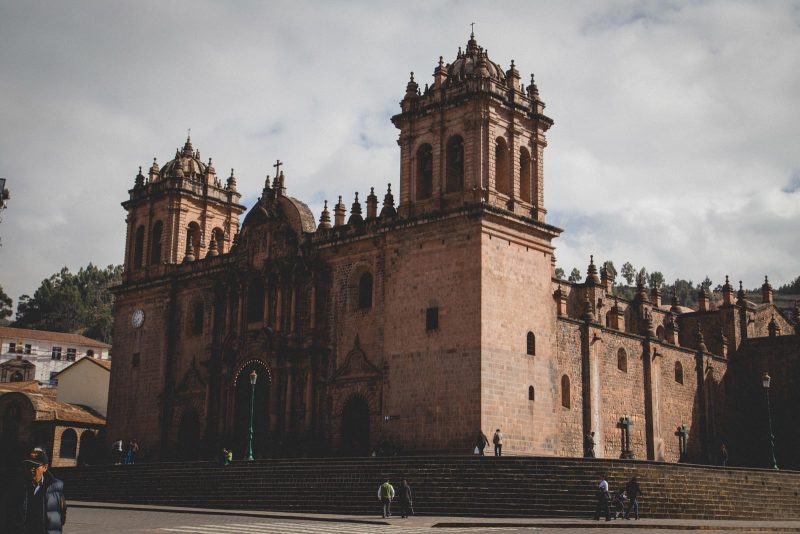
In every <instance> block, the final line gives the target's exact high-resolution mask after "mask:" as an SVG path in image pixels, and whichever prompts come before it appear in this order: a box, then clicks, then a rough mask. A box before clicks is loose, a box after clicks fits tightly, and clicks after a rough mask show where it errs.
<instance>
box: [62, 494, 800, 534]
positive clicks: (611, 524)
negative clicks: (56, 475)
mask: <svg viewBox="0 0 800 534" xmlns="http://www.w3.org/2000/svg"><path fill="white" fill-rule="evenodd" d="M67 505H68V507H72V508H90V509H99V510H128V511H139V512H165V513H182V514H196V515H222V516H237V517H251V518H261V519H282V520H293V521H315V522H320V523H346V524H354V525H386V526H389V525H397V524H398V523H397V522H395V521H387V520H385V519H378V518H376V519H367V518H366V517H364V518H358V517H354V516H348V517H343V516H340V515H325V514H304V513H293V512H270V511H259V510H236V509H220V508H192V507H181V506H163V505H148V504H126V503H103V502H87V501H67ZM416 517H417V518H420V519H422V518H423V517H425V516H416ZM707 521H710V523H708V524H691V523H688V524H685V523H684V524H680V523H674V522H673V523H664V522H659V520H657V519H646V520H645V521H644V522H642V521H622V522H620V521H617V520H614V521H593V520H591V519H585V520H581V519H574V518H572V519H564V518H551V519H550V520H548V519H547V518H544V519H531V520H524V519H523V520H513V519H511V520H509V521H505V522H503V521H497V520H496V518H485V519H482V518H476V520H474V521H464V520H460V521H458V520H455V521H453V520H450V521H448V520H437V518H435V517H431V524H429V525H425V526H427V527H428V528H437V529H442V530H444V531H447V529H454V528H461V529H464V528H475V529H480V528H503V527H506V528H559V529H560V528H572V529H588V528H594V529H618V530H626V529H633V528H635V529H645V530H682V531H728V532H800V522H798V524H797V525H796V526H788V525H787V526H782V525H775V526H770V525H763V524H762V525H758V524H750V525H747V524H731V523H726V522H724V520H723V521H720V520H707ZM731 521H734V522H738V521H737V520H731Z"/></svg>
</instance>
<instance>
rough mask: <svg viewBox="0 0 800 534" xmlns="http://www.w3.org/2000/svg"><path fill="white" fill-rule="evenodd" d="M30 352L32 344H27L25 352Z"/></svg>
mask: <svg viewBox="0 0 800 534" xmlns="http://www.w3.org/2000/svg"><path fill="white" fill-rule="evenodd" d="M30 353H31V346H30V345H27V344H26V345H25V354H30Z"/></svg>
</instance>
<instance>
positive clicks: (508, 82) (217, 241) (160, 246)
mask: <svg viewBox="0 0 800 534" xmlns="http://www.w3.org/2000/svg"><path fill="white" fill-rule="evenodd" d="M400 105H401V112H400V113H399V114H398V115H396V116H395V117H393V118H392V121H393V122H394V124H395V125H396V126H397V128H398V129H399V130H400V134H399V139H398V144H399V145H400V190H399V193H398V195H399V205H398V206H397V207H395V199H394V195H393V193H392V192H391V190H388V191H387V193H386V194H385V195H384V197H383V199H382V202H379V199H378V197H377V196H376V195H375V193H374V190H371V192H370V194H369V195H367V196H366V198H365V199H364V198H363V197H362V199H361V200H360V199H359V198H358V194H357V193H356V195H355V199H354V201H353V202H352V204H351V207H350V211H349V214H348V210H347V208H346V207H345V205H344V202H343V200H342V198H341V197H340V198H339V201H338V203H337V204H336V205H335V206H333V209H332V210H329V208H328V205H327V203H326V205H325V209H324V210H323V213H322V215H321V217H320V220H319V223H318V224H317V223H316V222H315V220H314V217H313V215H312V214H311V212H310V211H309V209H308V208H307V207H306V205H305V204H303V203H302V202H301V201H299V200H297V199H295V198H292V197H290V196H288V195H287V193H286V190H287V188H286V183H285V181H286V179H285V177H284V173H283V172H282V171H280V165H281V164H280V162H278V163H276V165H275V167H276V173H275V177H274V179H272V180H270V179H269V177H268V178H267V181H266V183H265V184H264V188H263V191H262V194H261V197H260V198H259V199H258V201H257V202H256V204H255V206H253V208H251V209H250V210H249V212H248V213H247V215H246V217H245V218H244V220H243V221H242V224H241V228H239V216H240V215H242V214H243V213H244V208H243V206H241V205H240V204H239V195H238V193H237V192H236V181H235V178H234V177H233V174H231V178H229V179H228V181H227V184H226V186H225V187H222V184H221V183H220V182H219V181H218V180H217V179H216V175H215V174H214V171H213V167H212V166H211V163H210V161H209V163H208V164H204V163H202V162H201V161H200V158H199V151H197V150H195V149H194V147H193V145H192V143H191V140H189V139H187V141H186V144H185V146H184V148H183V149H182V150H180V149H179V150H178V151H177V153H176V157H175V159H174V160H173V161H170V162H169V163H167V164H166V165H165V166H164V168H163V169H162V168H159V167H158V166H157V165H156V164H155V163H154V165H153V167H152V168H151V170H150V172H149V174H148V176H147V177H145V176H144V175H143V174H142V173H141V170H140V172H139V174H138V175H137V177H136V179H135V185H134V188H133V189H132V190H131V191H130V198H129V200H127V201H126V202H125V203H123V206H124V207H125V208H126V210H127V212H128V219H127V221H128V238H127V241H126V243H127V244H126V256H125V257H126V262H125V274H124V282H123V284H122V285H121V286H120V287H118V288H117V290H116V292H117V299H116V304H115V306H116V311H115V337H114V339H115V346H114V351H115V352H114V354H115V361H116V363H115V365H114V367H113V369H112V372H111V396H110V399H109V435H110V437H111V439H125V440H128V439H137V440H139V442H140V443H141V444H142V446H143V447H144V448H145V449H149V450H150V451H151V452H152V453H153V454H155V455H159V454H160V455H161V456H163V457H167V456H169V455H170V451H177V450H179V451H181V453H182V456H183V457H185V456H186V454H187V451H191V452H189V454H198V455H199V454H203V453H204V452H205V453H208V452H210V451H214V450H215V449H216V448H218V447H219V446H220V445H223V444H224V445H230V446H233V447H234V449H235V451H236V455H237V456H241V455H242V454H243V453H244V452H245V449H246V444H247V442H246V435H247V428H248V426H249V417H250V416H249V414H250V405H251V402H252V403H253V405H254V410H253V414H254V415H253V428H254V435H255V437H254V452H255V455H256V456H269V455H286V454H314V453H320V454H330V453H345V454H366V453H368V452H370V451H371V450H374V449H375V448H383V447H385V446H386V445H387V444H388V443H391V446H392V447H395V448H399V449H401V450H404V451H408V452H417V453H419V452H444V453H462V454H463V453H468V452H470V451H471V450H472V447H473V445H474V441H475V436H476V435H477V432H478V429H483V431H484V432H486V433H487V434H490V435H491V432H492V431H493V430H494V429H495V428H501V429H502V430H503V433H504V437H505V440H504V443H505V445H504V452H505V453H507V454H531V455H558V456H580V455H582V454H583V439H584V436H585V435H586V434H587V433H588V432H590V431H594V432H595V440H596V443H597V445H596V454H597V455H598V456H601V457H606V458H615V457H619V456H620V453H621V443H622V441H621V429H620V428H619V425H620V421H621V420H624V421H627V422H630V425H629V433H630V437H629V441H630V450H629V451H626V454H628V455H629V456H630V455H632V456H634V457H636V458H642V459H651V460H659V461H678V460H679V459H681V460H693V461H701V460H702V461H708V460H710V459H712V458H713V455H714V452H715V451H716V450H717V449H718V447H719V444H720V443H721V442H722V441H727V442H728V443H733V442H734V438H735V436H734V435H733V434H732V433H731V429H733V428H735V427H736V426H735V425H736V423H738V422H737V421H735V417H733V416H732V413H731V409H732V408H731V406H733V405H734V404H735V402H736V399H735V395H734V394H733V393H735V392H734V391H733V390H732V389H730V387H729V386H726V384H728V383H730V382H731V381H732V380H733V378H729V369H728V367H729V363H730V362H733V361H735V359H736V358H737V357H739V354H740V347H744V346H747V347H749V348H748V350H750V351H751V352H753V356H752V357H751V361H757V360H758V358H760V355H761V354H762V353H764V352H763V351H766V350H768V349H767V348H760V347H761V345H760V344H758V343H756V344H753V342H755V341H758V342H759V343H763V345H764V347H770V346H772V345H771V344H772V343H773V342H776V341H777V340H776V338H777V337H778V336H781V340H780V341H781V342H784V341H783V338H786V339H789V340H796V339H797V336H795V335H788V334H793V332H794V329H795V328H796V325H792V324H790V323H789V322H787V321H786V320H785V318H784V317H782V316H781V314H780V313H779V311H778V310H777V309H776V308H775V306H774V304H773V303H772V302H771V299H770V298H767V297H765V300H764V302H763V303H761V304H754V303H751V302H748V301H746V300H745V299H744V293H743V292H740V293H739V294H738V298H734V293H733V289H732V288H731V287H730V284H727V283H726V288H725V299H724V302H722V303H719V304H714V303H711V302H710V301H709V300H708V299H704V300H703V302H704V304H703V306H702V307H701V309H700V310H690V309H688V308H682V307H680V306H677V303H674V302H673V303H672V304H663V303H662V302H661V296H660V294H659V293H658V291H653V292H648V291H646V290H645V289H644V287H642V286H640V287H639V288H638V290H637V294H636V297H635V298H634V299H633V300H631V301H627V300H623V299H620V298H617V297H616V296H614V294H613V290H612V287H611V284H610V283H609V282H608V279H607V276H606V275H605V273H601V272H599V271H598V269H597V267H596V266H595V265H594V263H593V261H590V265H589V268H588V273H587V274H588V275H587V280H586V282H585V283H583V284H572V283H567V282H564V281H560V280H557V279H556V278H555V277H554V265H555V258H554V244H553V239H555V238H556V237H558V235H559V234H560V233H561V230H560V229H558V228H555V227H553V226H551V225H549V224H547V223H546V222H545V216H546V210H545V208H544V178H543V169H544V165H543V158H544V149H545V147H546V146H547V141H546V132H547V130H548V129H549V128H550V126H552V124H553V121H552V120H551V119H550V118H548V117H547V116H546V115H544V103H543V102H542V101H541V99H540V97H539V91H538V88H537V87H536V84H535V83H533V80H531V84H530V85H528V86H525V85H524V84H521V83H520V76H519V73H518V72H517V70H516V67H515V66H514V65H513V64H512V65H511V68H510V69H508V70H507V71H503V69H501V68H500V66H499V65H497V64H496V63H494V62H492V61H491V60H489V58H488V56H487V54H486V51H485V50H484V49H483V48H481V47H480V46H478V44H477V41H476V40H475V38H474V36H471V38H470V40H469V42H468V43H467V47H466V49H465V50H464V51H463V52H462V51H460V52H459V54H458V57H457V58H456V60H455V61H454V62H453V63H451V64H444V62H443V61H441V60H440V62H439V65H438V66H437V67H436V69H435V72H434V82H433V84H432V85H430V86H426V87H425V90H424V91H423V90H421V89H420V87H419V86H418V84H417V82H416V81H414V78H413V75H412V78H411V80H410V81H409V83H408V85H407V88H406V94H405V97H404V98H403V100H402V102H401V104H400ZM362 202H363V203H364V204H365V209H364V208H362ZM331 211H332V213H331ZM237 229H238V230H239V231H238V233H237ZM766 285H768V283H767V284H766ZM770 294H771V293H770ZM765 295H766V293H765ZM701 300H702V299H701ZM789 343H795V344H796V343H797V342H796V341H789ZM796 359H797V356H796V353H795V356H794V357H792V356H787V360H792V361H796ZM765 365H766V362H765ZM753 372H754V371H753V369H750V368H748V369H744V370H742V371H741V373H743V374H742V375H741V376H740V377H739V378H738V379H739V380H745V381H746V380H750V379H751V378H753V377H752V376H751V375H752V374H753ZM253 373H255V383H254V384H252V383H251V376H252V375H253ZM755 380H758V377H757V376H756V378H755ZM726 392H728V393H730V395H729V396H730V398H728V396H726ZM251 399H252V400H251ZM679 427H682V428H685V432H686V435H687V450H686V451H685V455H684V454H683V453H682V451H681V450H680V449H679V445H678V443H679V442H678V438H677V436H676V434H675V433H676V431H677V430H678V429H679ZM731 447H732V449H733V450H735V447H734V446H733V445H732V446H731ZM732 455H733V454H732ZM742 458H744V457H742ZM742 461H743V462H744V461H745V460H744V459H743V460H742Z"/></svg>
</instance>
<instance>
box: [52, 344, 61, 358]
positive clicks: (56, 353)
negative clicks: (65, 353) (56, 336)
mask: <svg viewBox="0 0 800 534" xmlns="http://www.w3.org/2000/svg"><path fill="white" fill-rule="evenodd" d="M52 356H53V359H54V360H60V359H61V347H53V352H52Z"/></svg>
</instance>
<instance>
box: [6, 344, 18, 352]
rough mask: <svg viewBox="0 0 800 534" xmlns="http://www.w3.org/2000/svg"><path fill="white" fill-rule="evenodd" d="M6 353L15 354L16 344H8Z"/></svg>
mask: <svg viewBox="0 0 800 534" xmlns="http://www.w3.org/2000/svg"><path fill="white" fill-rule="evenodd" d="M8 352H17V344H16V343H9V344H8Z"/></svg>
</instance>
